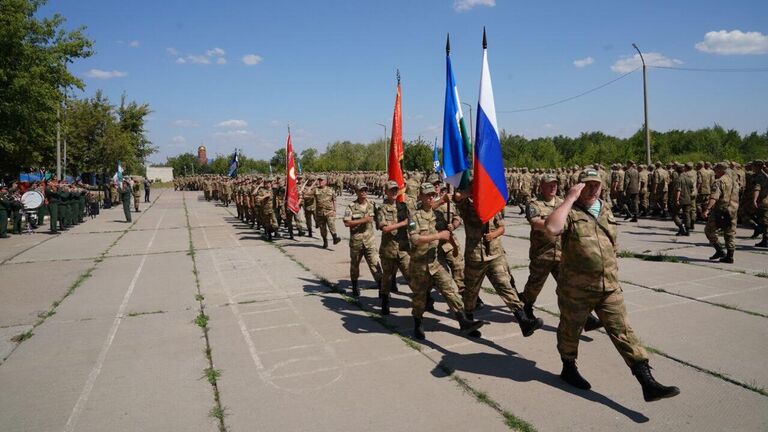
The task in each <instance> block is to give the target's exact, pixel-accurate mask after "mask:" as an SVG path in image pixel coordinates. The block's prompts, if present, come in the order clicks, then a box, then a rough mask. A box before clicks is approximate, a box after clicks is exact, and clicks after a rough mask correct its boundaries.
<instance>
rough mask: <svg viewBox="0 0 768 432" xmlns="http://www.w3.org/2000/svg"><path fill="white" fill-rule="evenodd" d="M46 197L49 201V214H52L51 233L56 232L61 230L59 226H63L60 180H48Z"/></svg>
mask: <svg viewBox="0 0 768 432" xmlns="http://www.w3.org/2000/svg"><path fill="white" fill-rule="evenodd" d="M45 199H46V200H47V201H48V214H49V215H50V216H51V217H50V224H51V234H56V233H58V232H59V227H60V226H61V222H60V219H59V203H60V202H61V195H60V194H59V184H58V181H56V180H50V181H48V184H47V185H46V186H45Z"/></svg>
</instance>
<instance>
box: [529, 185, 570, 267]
mask: <svg viewBox="0 0 768 432" xmlns="http://www.w3.org/2000/svg"><path fill="white" fill-rule="evenodd" d="M562 203H563V199H562V198H560V197H554V198H553V199H552V201H550V202H546V201H542V200H541V199H537V200H533V201H531V202H530V203H528V207H526V209H525V218H526V219H528V222H529V223H530V222H532V221H533V220H535V219H542V220H543V219H546V218H547V216H549V215H550V214H552V212H553V211H555V209H556V208H557V207H559V206H560V204H562ZM530 237H531V249H530V251H529V253H528V257H529V258H530V259H531V261H533V260H548V261H558V262H559V261H560V257H561V255H562V241H561V240H560V236H551V235H549V234H548V233H547V232H546V231H539V230H534V229H533V227H531V236H530Z"/></svg>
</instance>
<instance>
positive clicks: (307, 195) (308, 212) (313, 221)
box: [300, 181, 319, 237]
mask: <svg viewBox="0 0 768 432" xmlns="http://www.w3.org/2000/svg"><path fill="white" fill-rule="evenodd" d="M316 182H317V181H313V182H312V184H307V183H305V184H304V187H303V190H302V191H301V194H300V195H301V199H302V201H303V207H304V220H305V221H306V222H307V235H308V236H309V237H312V226H313V225H314V226H317V227H319V226H318V222H317V217H316V216H315V183H316Z"/></svg>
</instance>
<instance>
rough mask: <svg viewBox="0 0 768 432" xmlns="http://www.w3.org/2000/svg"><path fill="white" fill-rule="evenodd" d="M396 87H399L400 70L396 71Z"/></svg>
mask: <svg viewBox="0 0 768 432" xmlns="http://www.w3.org/2000/svg"><path fill="white" fill-rule="evenodd" d="M397 85H400V69H397Z"/></svg>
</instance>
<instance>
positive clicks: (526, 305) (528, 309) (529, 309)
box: [520, 296, 536, 319]
mask: <svg viewBox="0 0 768 432" xmlns="http://www.w3.org/2000/svg"><path fill="white" fill-rule="evenodd" d="M520 300H523V298H522V296H521V298H520ZM523 311H525V314H526V315H528V316H529V317H531V319H536V315H534V314H533V302H529V301H526V300H523Z"/></svg>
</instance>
